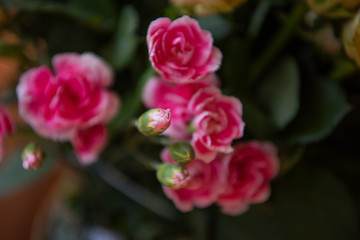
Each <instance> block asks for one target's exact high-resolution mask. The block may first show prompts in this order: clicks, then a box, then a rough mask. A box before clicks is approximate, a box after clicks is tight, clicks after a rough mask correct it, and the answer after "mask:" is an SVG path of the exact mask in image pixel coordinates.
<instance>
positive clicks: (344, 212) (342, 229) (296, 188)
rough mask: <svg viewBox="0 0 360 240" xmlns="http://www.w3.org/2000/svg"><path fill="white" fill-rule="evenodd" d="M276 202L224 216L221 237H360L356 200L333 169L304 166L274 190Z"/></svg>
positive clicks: (231, 239) (268, 239) (327, 239)
mask: <svg viewBox="0 0 360 240" xmlns="http://www.w3.org/2000/svg"><path fill="white" fill-rule="evenodd" d="M272 203H273V205H270V204H268V205H264V206H263V208H260V207H256V206H254V207H252V208H251V209H250V211H248V212H247V213H245V214H244V215H241V216H239V217H237V218H232V217H226V216H222V217H221V218H220V231H219V238H218V239H229V240H235V239H236V240H237V239H242V240H258V239H266V240H289V239H291V240H304V239H306V240H343V239H358V238H359V232H358V219H357V216H356V210H355V206H354V203H353V202H352V199H351V197H350V195H349V193H348V192H347V191H346V189H345V188H344V186H343V185H342V183H341V182H340V181H339V180H338V179H337V178H336V177H335V176H334V175H333V174H332V173H331V172H329V171H327V170H323V169H314V168H313V167H310V166H308V167H304V166H302V167H300V168H297V169H296V170H295V169H294V172H291V174H289V175H287V176H285V177H284V178H283V179H281V182H279V184H278V186H277V188H276V191H274V193H273V201H272Z"/></svg>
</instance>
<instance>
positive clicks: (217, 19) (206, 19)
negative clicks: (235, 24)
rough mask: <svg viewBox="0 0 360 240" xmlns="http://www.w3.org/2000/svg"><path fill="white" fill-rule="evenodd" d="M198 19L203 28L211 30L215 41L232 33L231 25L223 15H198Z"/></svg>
mask: <svg viewBox="0 0 360 240" xmlns="http://www.w3.org/2000/svg"><path fill="white" fill-rule="evenodd" d="M196 19H197V20H198V21H199V24H200V26H201V28H202V29H205V30H208V31H209V32H211V34H212V36H213V38H214V40H215V41H219V40H222V39H224V38H225V37H227V36H228V35H229V34H230V31H231V25H230V23H229V22H228V21H227V20H226V19H224V18H223V17H222V16H221V15H218V14H212V15H209V16H198V17H196Z"/></svg>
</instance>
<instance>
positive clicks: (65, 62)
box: [17, 53, 120, 140]
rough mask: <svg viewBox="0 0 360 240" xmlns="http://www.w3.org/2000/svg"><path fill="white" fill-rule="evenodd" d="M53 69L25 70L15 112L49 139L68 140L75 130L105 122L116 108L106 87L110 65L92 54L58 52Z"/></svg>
mask: <svg viewBox="0 0 360 240" xmlns="http://www.w3.org/2000/svg"><path fill="white" fill-rule="evenodd" d="M53 66H54V72H55V74H53V73H52V72H51V70H50V69H49V68H47V67H45V66H41V67H38V68H33V69H30V70H28V71H27V72H25V73H24V74H23V75H22V76H21V78H20V83H19V85H18V87H17V95H18V98H19V113H20V115H21V116H22V118H23V119H24V120H25V121H26V122H27V123H29V124H30V125H31V126H32V127H33V128H34V130H35V131H36V132H37V133H39V134H40V135H42V136H44V137H48V138H51V139H53V140H72V139H73V138H74V137H75V136H76V135H77V134H78V131H84V130H85V129H89V128H91V127H93V126H94V125H97V124H105V123H107V122H109V121H110V120H111V118H113V117H114V115H115V113H116V112H117V110H118V108H119V103H120V101H119V98H118V96H117V95H116V94H115V93H112V92H110V91H108V90H107V89H106V87H109V85H110V84H111V83H112V81H113V72H112V70H111V68H110V67H109V66H108V65H107V64H106V63H105V62H104V61H103V60H101V59H100V58H99V57H98V56H96V55H94V54H92V53H84V54H76V53H65V54H58V55H56V56H54V58H53Z"/></svg>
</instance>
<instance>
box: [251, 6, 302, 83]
mask: <svg viewBox="0 0 360 240" xmlns="http://www.w3.org/2000/svg"><path fill="white" fill-rule="evenodd" d="M306 10H307V8H306V6H305V5H304V3H303V1H296V4H295V6H294V7H293V9H292V11H291V13H290V16H289V17H288V18H287V19H286V20H285V21H284V24H283V25H282V27H281V28H280V29H279V31H278V32H277V33H276V35H275V36H274V37H273V39H272V40H271V42H270V43H269V45H268V46H267V48H266V49H265V51H264V52H263V53H262V54H261V55H260V57H259V58H258V60H257V61H255V63H254V65H253V68H252V72H251V75H250V80H251V82H252V84H254V82H255V81H256V80H257V79H258V78H259V77H260V75H261V74H262V73H263V72H264V71H265V70H266V68H267V67H268V65H269V64H270V63H271V62H272V61H273V59H274V58H275V57H276V56H277V54H278V53H279V51H280V50H281V49H282V48H283V47H284V45H285V44H286V43H287V42H288V40H289V39H290V37H291V35H292V33H293V32H294V31H295V30H296V27H297V26H298V25H299V24H300V23H301V21H302V20H303V17H304V14H305V12H306Z"/></svg>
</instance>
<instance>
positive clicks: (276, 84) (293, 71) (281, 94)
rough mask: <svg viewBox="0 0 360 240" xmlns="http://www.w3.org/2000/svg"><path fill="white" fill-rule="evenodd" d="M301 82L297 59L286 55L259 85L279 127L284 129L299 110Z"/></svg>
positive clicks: (266, 104)
mask: <svg viewBox="0 0 360 240" xmlns="http://www.w3.org/2000/svg"><path fill="white" fill-rule="evenodd" d="M299 82H300V79H299V70H298V67H297V65H296V62H295V60H294V59H293V58H292V57H285V58H283V59H282V60H281V61H280V62H279V64H278V65H276V67H275V68H274V69H273V70H272V71H271V72H270V73H269V75H268V76H266V77H265V79H263V80H262V84H261V85H260V86H259V93H258V94H259V98H260V101H261V103H262V105H263V106H264V107H265V109H266V110H267V111H268V113H269V116H270V117H271V118H272V119H273V120H274V123H275V125H276V127H277V128H278V129H283V128H284V127H285V126H286V125H287V124H288V123H289V122H290V121H291V120H293V118H294V117H295V115H296V113H297V112H298V109H299V98H300V97H299V92H300V91H299V85H300V84H299Z"/></svg>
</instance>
